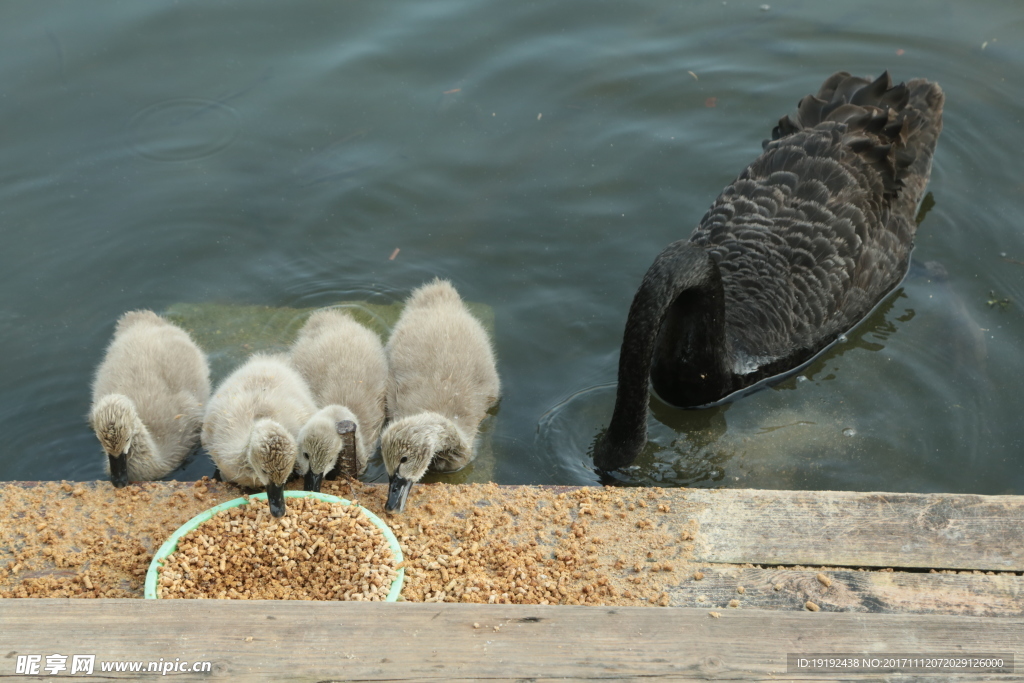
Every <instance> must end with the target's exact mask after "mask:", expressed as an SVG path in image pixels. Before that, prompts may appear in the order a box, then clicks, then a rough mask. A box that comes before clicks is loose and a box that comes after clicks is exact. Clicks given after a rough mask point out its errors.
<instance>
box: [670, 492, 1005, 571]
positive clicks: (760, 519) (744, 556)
mask: <svg viewBox="0 0 1024 683" xmlns="http://www.w3.org/2000/svg"><path fill="white" fill-rule="evenodd" d="M684 495H685V497H686V499H687V500H688V501H689V502H692V503H703V504H704V507H703V510H702V511H701V512H700V513H698V514H697V521H698V523H699V524H700V538H699V539H698V543H697V545H696V548H695V555H694V559H697V560H699V561H703V562H718V563H729V564H744V563H749V564H762V565H764V564H768V565H812V566H845V567H906V568H911V567H915V568H923V569H966V570H981V571H1024V496H976V495H966V494H912V493H856V492H841V491H759V490H752V489H719V490H688V491H686V493H685V494H684Z"/></svg>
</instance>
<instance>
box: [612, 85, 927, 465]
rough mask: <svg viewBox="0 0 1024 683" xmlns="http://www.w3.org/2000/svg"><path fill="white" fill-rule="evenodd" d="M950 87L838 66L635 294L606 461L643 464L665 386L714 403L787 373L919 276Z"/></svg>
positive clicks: (692, 403)
mask: <svg viewBox="0 0 1024 683" xmlns="http://www.w3.org/2000/svg"><path fill="white" fill-rule="evenodd" d="M943 100H944V96H943V93H942V90H941V89H940V88H939V86H938V85H936V84H935V83H930V82H928V81H926V80H923V79H915V80H912V81H910V82H908V83H906V84H903V83H901V84H899V85H897V86H893V84H892V80H891V78H890V77H889V73H888V72H885V73H883V74H882V75H881V76H879V77H878V78H877V79H876V80H874V81H871V80H869V79H864V78H857V77H854V76H851V75H850V74H848V73H846V72H839V73H836V74H834V75H832V76H831V77H829V78H828V80H826V81H825V82H824V83H823V84H822V86H821V89H820V90H818V94H817V95H808V96H807V97H804V98H803V99H802V100H800V103H799V104H798V105H797V111H796V113H795V114H794V115H789V116H786V117H783V118H782V119H780V120H779V125H778V126H776V127H775V129H774V130H773V131H772V139H771V140H770V141H769V140H766V141H765V142H764V145H763V146H764V151H763V152H762V154H761V156H759V157H758V158H757V160H755V161H754V163H752V164H750V165H749V166H748V167H747V168H746V169H745V170H744V171H743V173H741V174H740V176H739V177H738V178H737V179H736V180H735V181H734V182H733V183H732V184H731V185H729V186H728V187H727V188H725V190H724V191H723V192H722V194H721V195H719V197H718V199H716V200H715V203H714V204H712V206H711V208H710V209H709V210H708V212H707V213H706V214H705V215H704V218H702V219H701V221H700V223H699V224H698V225H697V228H696V229H695V230H694V231H693V234H692V235H690V238H689V239H688V240H680V241H678V242H673V243H672V244H670V245H669V246H668V247H666V248H665V250H664V251H662V252H661V253H660V254H659V255H658V256H657V258H655V259H654V263H653V264H652V265H651V267H650V269H649V270H648V271H647V274H646V275H644V279H643V282H642V283H641V285H640V288H639V289H638V290H637V293H636V296H635V297H634V298H633V303H632V305H631V306H630V308H629V316H628V318H627V320H626V330H625V333H624V334H623V339H622V350H621V352H620V355H619V378H618V379H619V384H618V391H617V393H616V396H615V409H614V412H613V414H612V420H611V423H610V424H609V426H608V429H607V430H606V431H605V432H604V433H603V434H602V435H601V436H600V437H599V438H598V439H597V441H596V442H595V444H594V464H595V465H596V466H597V467H598V468H600V469H602V470H613V469H616V468H619V467H624V466H626V465H629V464H630V463H632V462H633V460H634V459H635V458H636V457H637V455H639V453H640V451H641V450H642V449H643V447H644V444H645V443H646V442H647V403H648V377H649V378H650V382H651V385H652V386H653V388H654V390H655V391H656V392H657V394H658V396H659V397H660V398H662V399H663V400H665V401H666V402H668V403H671V404H672V405H675V406H679V407H699V406H706V405H708V404H712V403H715V402H717V401H720V400H721V399H723V398H725V397H727V396H729V395H730V394H733V393H735V392H738V391H740V390H742V389H745V388H748V387H751V386H752V385H754V384H757V383H758V382H761V381H763V380H765V379H767V378H769V377H772V376H775V375H780V374H783V373H786V372H787V371H790V370H793V369H795V368H797V367H799V366H801V365H803V364H804V363H806V362H807V361H809V360H810V359H811V358H812V357H813V356H814V355H815V354H817V353H818V352H820V351H821V350H822V349H824V348H825V347H827V346H828V345H830V344H831V343H832V342H833V341H835V340H836V339H837V338H838V337H839V336H840V335H841V334H843V333H844V332H846V331H848V330H850V329H851V328H852V327H853V326H855V325H856V324H857V323H858V322H860V321H861V320H862V319H863V318H864V317H865V316H866V315H867V314H868V313H869V312H870V311H871V309H872V308H873V307H874V306H875V305H876V304H877V303H878V302H879V301H881V300H882V299H883V298H884V297H885V296H886V295H887V294H888V293H889V292H891V291H892V290H893V289H894V288H895V287H896V286H897V285H898V284H899V283H900V281H902V279H903V277H904V275H906V272H907V268H908V266H909V263H910V252H911V249H912V248H913V244H914V231H915V229H916V223H915V222H914V216H915V213H916V211H917V206H918V203H919V202H920V201H921V198H922V197H923V195H924V189H925V186H926V185H927V184H928V177H929V174H930V173H931V163H932V155H933V154H934V152H935V144H936V142H937V141H938V138H939V133H940V132H941V130H942V105H943Z"/></svg>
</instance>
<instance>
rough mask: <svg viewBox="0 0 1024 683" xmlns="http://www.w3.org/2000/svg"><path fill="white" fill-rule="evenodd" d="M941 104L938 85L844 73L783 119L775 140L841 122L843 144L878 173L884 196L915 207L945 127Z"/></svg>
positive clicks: (919, 81) (774, 137) (831, 78)
mask: <svg viewBox="0 0 1024 683" xmlns="http://www.w3.org/2000/svg"><path fill="white" fill-rule="evenodd" d="M942 103H943V95H942V90H941V89H940V88H939V86H937V85H936V84H934V83H930V82H928V81H925V80H923V79H915V80H912V81H910V82H909V83H900V84H898V85H893V83H892V78H891V77H890V76H889V72H888V71H885V72H883V73H882V75H880V76H879V77H878V78H876V79H875V80H873V81H872V80H869V79H866V78H858V77H856V76H851V75H850V74H848V73H846V72H845V71H840V72H838V73H835V74H833V75H832V76H830V77H829V78H828V79H826V80H825V82H824V83H822V85H821V88H819V89H818V93H817V94H816V95H808V96H806V97H804V98H803V99H802V100H800V102H799V104H798V105H797V111H796V113H795V114H790V115H788V116H784V117H782V118H781V119H780V120H779V125H778V126H776V127H775V128H774V130H772V140H779V139H781V138H784V137H787V136H789V135H794V134H796V133H799V132H800V131H803V130H808V129H812V128H816V127H818V126H823V125H826V126H827V125H829V124H832V127H833V128H834V124H837V123H838V124H843V125H844V126H845V129H843V128H840V129H839V130H838V131H837V132H838V133H839V134H841V135H842V138H843V143H844V146H845V147H846V148H848V149H849V150H850V151H852V152H854V153H856V154H857V155H859V156H860V157H861V158H862V159H863V160H864V162H865V163H866V164H868V165H869V166H871V167H873V168H874V169H875V170H876V171H878V173H879V177H880V178H881V180H882V183H883V185H884V188H885V195H886V197H887V198H888V199H890V200H895V201H898V202H900V203H907V204H908V205H910V206H911V207H916V206H917V204H918V202H919V201H920V200H921V196H922V195H923V193H924V188H925V186H926V185H927V184H928V176H929V174H930V171H931V160H932V155H933V154H934V151H935V143H936V142H937V141H938V137H939V132H941V130H942ZM766 144H767V143H766ZM909 211H910V212H911V213H912V212H913V209H912V208H911V209H909Z"/></svg>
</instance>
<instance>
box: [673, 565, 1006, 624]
mask: <svg viewBox="0 0 1024 683" xmlns="http://www.w3.org/2000/svg"><path fill="white" fill-rule="evenodd" d="M701 574H703V578H702V579H701V580H700V581H696V580H694V579H693V576H692V575H691V576H689V577H687V579H686V580H684V581H683V582H682V583H680V584H679V585H678V586H676V587H674V588H670V589H669V590H668V593H669V596H670V597H671V604H672V605H673V606H677V607H704V608H706V609H712V610H719V611H720V610H722V609H729V605H730V603H731V602H732V601H736V603H735V604H734V606H735V607H739V608H741V609H776V610H786V609H788V610H802V609H804V604H805V603H806V602H807V601H808V600H809V601H811V602H813V603H814V604H816V605H818V606H819V607H820V608H821V610H822V611H832V612H871V613H882V612H884V613H888V614H962V615H969V616H976V617H982V616H984V617H1006V616H1019V615H1021V614H1024V577H1020V576H1017V575H1016V574H995V575H985V574H981V575H977V574H968V575H964V574H930V573H921V572H877V571H850V570H834V569H823V570H820V571H819V570H811V571H801V570H796V569H751V568H736V567H726V566H721V565H717V566H715V565H712V566H708V567H704V568H703V569H702V570H701ZM819 576H820V577H821V578H820V579H819ZM741 591H742V592H741Z"/></svg>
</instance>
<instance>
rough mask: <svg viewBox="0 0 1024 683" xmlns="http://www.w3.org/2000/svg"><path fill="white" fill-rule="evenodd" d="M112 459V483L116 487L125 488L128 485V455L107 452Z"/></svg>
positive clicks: (110, 459) (108, 457)
mask: <svg viewBox="0 0 1024 683" xmlns="http://www.w3.org/2000/svg"><path fill="white" fill-rule="evenodd" d="M107 459H108V460H109V461H110V483H112V484H113V485H114V486H115V487H116V488H123V487H125V486H127V485H128V456H127V455H124V454H122V455H110V454H109V453H108V454H107Z"/></svg>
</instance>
